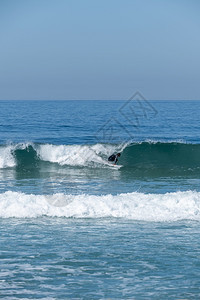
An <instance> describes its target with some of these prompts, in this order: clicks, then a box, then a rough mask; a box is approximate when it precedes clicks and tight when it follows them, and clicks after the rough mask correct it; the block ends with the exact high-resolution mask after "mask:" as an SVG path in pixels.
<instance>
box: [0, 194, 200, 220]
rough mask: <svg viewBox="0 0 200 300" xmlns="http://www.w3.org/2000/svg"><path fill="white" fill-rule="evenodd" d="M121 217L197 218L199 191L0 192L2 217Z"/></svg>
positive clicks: (0, 214) (198, 216) (142, 218)
mask: <svg viewBox="0 0 200 300" xmlns="http://www.w3.org/2000/svg"><path fill="white" fill-rule="evenodd" d="M42 216H47V217H66V218H92V219H95V218H125V219H131V220H135V221H154V222H166V221H180V220H195V221H200V193H199V192H193V191H188V192H176V193H167V194H164V195H163V194H147V195H146V194H142V193H137V192H135V193H127V194H119V195H116V196H113V195H111V194H110V195H104V196H93V195H64V194H54V195H46V196H44V195H32V194H30V195H28V194H24V193H17V192H5V193H4V194H1V195H0V217H2V218H10V217H15V218H37V217H42Z"/></svg>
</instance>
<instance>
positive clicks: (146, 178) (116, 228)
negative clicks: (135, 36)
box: [0, 99, 200, 299]
mask: <svg viewBox="0 0 200 300" xmlns="http://www.w3.org/2000/svg"><path fill="white" fill-rule="evenodd" d="M0 111H1V118H0V227H1V231H0V232H1V236H0V239H1V240H0V242H1V253H0V265H1V273H0V296H1V298H2V299H183V298H184V299H198V298H200V288H199V286H200V282H199V278H200V268H199V267H200V263H199V254H200V253H199V250H200V249H199V248H200V242H199V233H200V226H199V224H200V188H199V186H200V184H199V183H200V180H199V178H200V135H199V133H200V123H199V112H200V102H198V101H151V102H149V101H146V100H144V99H140V100H137V99H133V100H130V101H0ZM117 152H121V157H120V159H119V162H118V165H117V166H113V165H112V164H109V163H108V161H107V158H108V156H109V155H111V154H112V153H117Z"/></svg>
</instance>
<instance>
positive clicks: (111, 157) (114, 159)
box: [108, 153, 121, 165]
mask: <svg viewBox="0 0 200 300" xmlns="http://www.w3.org/2000/svg"><path fill="white" fill-rule="evenodd" d="M120 155H121V153H117V154H112V155H111V156H109V157H108V161H112V162H114V165H116V163H117V162H118V157H120Z"/></svg>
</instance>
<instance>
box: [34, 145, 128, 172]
mask: <svg viewBox="0 0 200 300" xmlns="http://www.w3.org/2000/svg"><path fill="white" fill-rule="evenodd" d="M125 147H126V146H125V145H104V144H95V145H58V146H57V145H51V144H46V145H40V146H39V147H38V149H37V153H38V156H39V157H40V159H42V160H44V161H49V162H52V163H58V164H60V165H61V166H63V165H69V166H95V167H96V166H97V165H105V166H106V165H107V166H108V161H107V158H108V156H109V155H111V154H112V153H114V152H121V151H122V150H123V149H124V148H125Z"/></svg>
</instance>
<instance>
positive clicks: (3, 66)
mask: <svg viewBox="0 0 200 300" xmlns="http://www.w3.org/2000/svg"><path fill="white" fill-rule="evenodd" d="M199 15H200V1H199V0H124V1H122V0H84V1H83V0H17V1H16V0H0V100H12V99H13V100H18V99H19V100H39V99H41V100H48V99H49V100H56V99H60V100H62V99H66V100H78V99H90V100H92V99H94V100H96V99H97V100H101V99H102V100H107V99H108V100H114V99H116V100H118V99H119V100H120V99H122V100H126V99H128V98H130V97H131V96H132V95H133V94H134V93H135V92H138V91H139V92H140V93H141V94H142V95H143V96H144V97H145V98H146V99H151V100H163V99H164V100H173V99H177V100H182V99H183V100H186V99H188V100H200V17H199Z"/></svg>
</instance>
